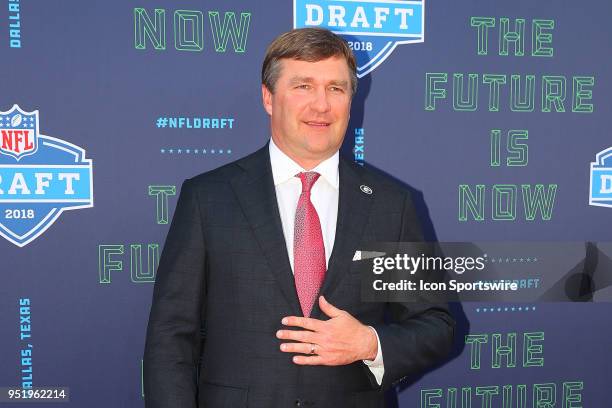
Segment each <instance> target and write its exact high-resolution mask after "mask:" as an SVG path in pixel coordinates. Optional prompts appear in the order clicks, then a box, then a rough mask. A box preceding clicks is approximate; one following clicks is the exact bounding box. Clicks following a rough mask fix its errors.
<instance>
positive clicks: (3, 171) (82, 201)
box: [0, 105, 93, 247]
mask: <svg viewBox="0 0 612 408" xmlns="http://www.w3.org/2000/svg"><path fill="white" fill-rule="evenodd" d="M92 171H93V169H92V162H91V160H90V159H86V158H85V150H83V149H81V148H80V147H78V146H75V145H73V144H72V143H68V142H66V141H64V140H61V139H57V138H54V137H50V136H45V135H41V134H40V133H39V131H38V111H37V110H35V111H32V112H26V111H24V110H22V109H21V108H20V107H19V106H17V105H13V107H12V108H11V109H10V110H8V111H6V112H0V235H1V236H3V237H4V238H6V239H7V240H9V241H10V242H12V243H13V244H15V245H17V246H19V247H23V246H25V245H27V244H29V243H30V242H32V241H33V240H34V239H36V238H37V237H39V236H40V235H41V234H42V233H43V232H45V231H46V230H47V228H49V227H50V226H51V225H53V223H54V222H55V221H56V220H57V219H58V217H59V216H60V215H61V213H62V212H63V211H65V210H77V209H80V208H88V207H93V174H92Z"/></svg>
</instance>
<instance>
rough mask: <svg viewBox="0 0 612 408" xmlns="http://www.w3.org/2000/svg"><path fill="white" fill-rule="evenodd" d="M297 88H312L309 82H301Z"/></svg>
mask: <svg viewBox="0 0 612 408" xmlns="http://www.w3.org/2000/svg"><path fill="white" fill-rule="evenodd" d="M296 88H298V89H310V85H308V84H300V85H298V86H297V87H296Z"/></svg>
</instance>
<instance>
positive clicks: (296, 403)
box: [295, 399, 304, 407]
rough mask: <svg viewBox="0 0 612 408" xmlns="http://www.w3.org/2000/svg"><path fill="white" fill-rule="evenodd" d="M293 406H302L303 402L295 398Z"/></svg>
mask: <svg viewBox="0 0 612 408" xmlns="http://www.w3.org/2000/svg"><path fill="white" fill-rule="evenodd" d="M295 406H296V407H303V406H304V403H303V402H302V400H301V399H296V400H295Z"/></svg>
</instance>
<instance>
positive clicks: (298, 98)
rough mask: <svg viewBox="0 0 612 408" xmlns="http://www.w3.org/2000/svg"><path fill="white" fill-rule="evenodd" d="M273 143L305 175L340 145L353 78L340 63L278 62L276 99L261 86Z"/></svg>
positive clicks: (333, 59) (338, 59) (336, 59)
mask: <svg viewBox="0 0 612 408" xmlns="http://www.w3.org/2000/svg"><path fill="white" fill-rule="evenodd" d="M262 95H263V104H264V107H265V109H266V111H267V112H268V114H269V115H270V124H271V130H272V139H273V140H274V143H276V145H277V146H278V147H279V148H280V149H281V150H282V151H283V152H285V154H287V155H288V156H289V157H291V158H292V159H293V160H294V161H296V162H297V163H298V164H300V165H301V166H302V167H304V168H305V169H307V170H309V169H311V168H313V167H315V166H316V165H317V164H318V163H320V162H321V161H323V160H325V159H327V158H329V157H331V156H332V155H333V154H334V153H335V152H336V151H337V150H338V149H339V148H340V145H341V144H342V140H343V139H344V134H345V132H346V127H347V126H348V120H349V113H350V109H351V96H352V95H351V76H350V72H349V67H348V64H347V63H346V60H345V59H344V58H343V57H331V58H328V59H324V60H321V61H317V62H307V61H298V60H293V59H283V60H281V69H280V75H279V77H278V80H277V81H276V85H275V90H274V93H271V92H270V91H269V90H268V89H267V88H266V87H265V86H263V85H262Z"/></svg>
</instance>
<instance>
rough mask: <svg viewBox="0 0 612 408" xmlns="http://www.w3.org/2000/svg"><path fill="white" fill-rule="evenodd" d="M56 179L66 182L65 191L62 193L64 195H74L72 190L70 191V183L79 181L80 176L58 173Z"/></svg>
mask: <svg viewBox="0 0 612 408" xmlns="http://www.w3.org/2000/svg"><path fill="white" fill-rule="evenodd" d="M58 179H59V180H66V191H64V194H74V190H73V189H72V181H73V180H80V179H81V175H80V174H79V173H60V174H59V176H58Z"/></svg>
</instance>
